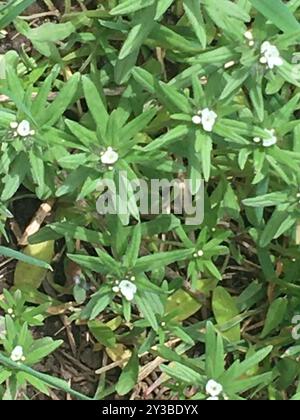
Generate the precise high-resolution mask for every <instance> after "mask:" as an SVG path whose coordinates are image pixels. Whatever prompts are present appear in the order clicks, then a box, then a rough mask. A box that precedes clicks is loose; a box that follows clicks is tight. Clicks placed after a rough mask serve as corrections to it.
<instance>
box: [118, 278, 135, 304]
mask: <svg viewBox="0 0 300 420" xmlns="http://www.w3.org/2000/svg"><path fill="white" fill-rule="evenodd" d="M119 290H120V292H121V294H122V295H123V296H124V297H125V299H126V300H128V301H129V302H131V301H132V300H133V299H134V295H135V294H136V292H137V287H136V285H135V284H134V283H132V282H131V281H129V280H122V281H121V283H120V284H119Z"/></svg>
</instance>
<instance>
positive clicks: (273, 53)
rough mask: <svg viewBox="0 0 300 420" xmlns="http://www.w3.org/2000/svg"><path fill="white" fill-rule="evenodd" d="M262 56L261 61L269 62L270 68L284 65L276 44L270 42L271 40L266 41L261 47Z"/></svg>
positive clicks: (263, 62)
mask: <svg viewBox="0 0 300 420" xmlns="http://www.w3.org/2000/svg"><path fill="white" fill-rule="evenodd" d="M260 51H261V54H262V57H261V59H260V62H261V63H262V64H267V66H268V67H269V69H273V68H274V67H275V66H282V65H283V59H282V58H281V57H280V52H279V50H278V48H277V47H275V45H272V44H270V42H269V41H265V42H264V43H263V44H262V46H261V48H260Z"/></svg>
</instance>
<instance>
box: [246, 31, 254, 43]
mask: <svg viewBox="0 0 300 420" xmlns="http://www.w3.org/2000/svg"><path fill="white" fill-rule="evenodd" d="M244 37H245V38H246V39H247V41H248V44H249V47H253V46H254V45H255V42H254V38H253V33H252V32H251V31H246V32H245V33H244Z"/></svg>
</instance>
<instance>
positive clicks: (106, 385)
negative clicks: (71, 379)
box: [0, 0, 300, 400]
mask: <svg viewBox="0 0 300 420" xmlns="http://www.w3.org/2000/svg"><path fill="white" fill-rule="evenodd" d="M33 3H37V2H33V1H26V0H16V1H6V2H0V30H1V34H0V37H1V38H0V43H1V44H0V46H3V50H1V52H2V54H1V55H0V174H1V182H0V230H1V245H2V246H1V247H0V254H1V255H3V256H5V258H14V259H17V260H20V261H19V262H18V264H17V267H16V270H15V277H14V285H13V287H12V290H11V291H10V292H8V291H7V290H4V295H3V296H2V297H0V307H1V317H0V350H1V351H0V364H1V367H0V384H1V385H0V396H1V397H2V398H4V399H15V398H25V395H27V396H28V395H29V394H27V389H30V386H33V387H35V388H37V389H38V390H39V391H40V392H42V393H45V394H48V395H49V389H48V387H55V388H57V389H59V390H61V391H64V392H69V393H71V394H72V395H74V397H75V398H76V397H78V398H84V396H83V395H78V394H77V393H76V392H75V393H74V391H73V390H72V389H70V388H69V387H68V385H67V383H66V382H64V381H62V380H61V379H56V378H54V377H51V375H49V376H45V375H43V374H41V373H39V372H38V369H37V368H36V365H37V363H40V362H41V361H42V360H43V359H44V358H45V357H46V356H48V355H49V354H50V353H52V352H53V351H55V350H56V349H57V348H58V347H59V346H60V345H62V344H63V343H62V341H60V340H56V337H43V338H37V337H38V334H39V333H38V332H39V331H42V330H43V325H44V323H45V319H46V318H49V319H48V320H49V321H50V322H51V319H52V317H53V319H54V317H55V315H57V314H58V313H60V312H59V311H58V312H55V311H56V310H57V308H58V307H59V308H61V307H62V306H64V308H65V310H64V314H65V315H66V316H67V319H68V322H69V323H70V324H73V325H74V328H76V326H79V325H80V326H81V327H80V328H83V329H84V330H85V331H87V330H88V331H89V333H90V335H91V337H92V339H91V342H90V345H91V347H92V348H93V349H94V350H95V351H97V352H103V353H105V352H106V353H107V355H108V357H110V359H111V360H112V361H113V362H115V361H116V360H117V361H118V360H119V361H120V363H119V367H120V368H121V369H119V368H117V369H115V371H114V373H115V376H114V378H115V380H114V382H113V383H111V381H108V380H107V377H106V374H105V373H103V372H102V371H101V369H100V371H99V372H98V373H99V374H100V381H99V385H98V387H97V390H96V391H95V394H94V395H89V397H94V398H96V399H101V398H105V397H107V396H108V395H114V394H118V395H119V396H125V397H128V396H130V394H131V392H132V391H133V389H135V387H136V385H137V384H138V382H139V381H140V380H142V379H141V378H140V377H139V372H140V373H141V371H142V367H144V366H145V365H146V364H148V363H150V362H151V361H152V360H154V359H155V358H156V357H157V356H160V357H162V358H163V360H164V362H161V363H160V364H159V365H157V366H155V367H154V368H153V370H154V369H155V370H156V373H157V374H158V375H161V376H160V378H161V383H162V384H163V386H164V387H166V388H165V389H166V391H165V394H164V398H170V397H171V396H173V395H175V396H177V397H178V398H180V399H207V398H208V397H212V398H213V399H214V398H220V399H233V400H238V399H250V400H251V399H267V400H289V399H300V388H299V375H300V368H299V363H298V360H299V356H300V341H299V340H300V335H299V334H298V330H299V328H298V327H299V325H298V326H297V324H299V323H300V317H299V318H297V317H296V315H297V314H300V277H299V273H300V257H299V244H300V233H299V232H300V175H299V168H300V124H299V120H298V116H299V110H300V89H299V87H300V53H299V52H298V46H299V40H300V24H299V23H298V20H299V16H300V1H299V0H290V1H284V2H283V1H281V0H103V1H87V2H77V1H68V0H65V1H61V2H60V6H61V9H60V10H59V11H56V10H53V4H52V2H49V1H45V2H44V3H45V4H46V5H47V6H48V7H49V8H50V13H48V15H47V16H48V17H49V21H47V22H45V21H44V20H43V18H42V17H37V15H36V16H35V15H34V14H32V16H30V15H31V13H30V11H29V13H26V16H25V18H24V12H26V10H27V11H28V9H27V8H28V7H29V6H31V7H32V4H33ZM41 3H43V2H41ZM54 3H55V2H54ZM84 3H86V5H84ZM29 10H30V9H29ZM51 12H52V14H51ZM42 15H43V14H42ZM10 37H15V38H16V40H18V38H20V39H21V42H20V43H19V46H18V48H13V47H12V46H9V47H6V42H7V39H10ZM298 63H299V64H298ZM108 152H109V153H108ZM124 173H126V174H127V177H128V179H129V180H135V179H143V180H145V181H146V182H147V183H149V182H150V180H151V179H167V180H172V179H177V178H180V179H189V180H191V185H192V192H193V193H196V187H195V185H196V184H197V181H198V180H199V179H204V180H205V193H204V196H205V203H204V206H205V211H204V221H203V223H202V224H200V225H199V224H196V225H188V224H185V215H184V214H161V215H151V214H146V215H145V214H141V213H140V209H139V203H138V201H137V197H136V194H135V192H134V191H133V190H132V189H130V188H128V197H129V199H130V205H129V214H125V215H124V214H122V215H121V214H119V215H118V214H115V215H113V214H110V215H105V216H102V215H100V214H98V213H97V210H96V202H97V200H98V198H99V196H100V195H101V194H102V193H103V190H101V184H99V182H100V181H101V179H103V178H109V179H110V180H114V181H116V183H118V182H119V183H120V184H121V183H122V176H123V175H124ZM120 174H121V178H119V176H120ZM122 174H123V175H122ZM99 185H100V187H99ZM24 191H25V193H24ZM24 194H25V195H28V196H31V197H32V196H34V197H35V198H36V199H38V200H39V201H40V202H47V203H48V204H49V203H50V204H49V206H50V207H51V209H52V211H51V215H50V217H48V219H46V221H44V220H43V221H44V223H43V224H42V226H41V227H40V229H38V230H37V231H36V232H35V233H34V234H32V235H31V236H30V237H29V244H30V245H29V246H27V247H26V249H25V251H24V253H22V249H21V247H19V248H18V247H17V246H16V245H17V240H16V237H15V236H14V233H15V232H14V233H13V232H12V230H11V229H10V224H9V221H10V219H11V218H13V217H14V216H15V215H14V203H15V202H16V201H20V200H22V199H23V198H22V195H24ZM49 212H50V211H49ZM25 242H26V241H25ZM23 245H24V243H23ZM54 257H55V258H54ZM58 261H60V263H61V266H62V265H64V267H65V270H64V272H65V273H67V275H66V279H65V280H66V283H64V282H62V281H61V277H62V275H61V273H60V275H58V270H57V269H56V266H55V264H56V263H57V262H58ZM28 264H29V265H30V266H29V269H28ZM0 267H1V266H0ZM51 267H52V268H51ZM68 267H71V268H73V269H71V270H69V271H68ZM52 270H54V271H52ZM62 271H63V270H62ZM70 272H71V274H70ZM68 273H69V274H68ZM4 275H5V273H4ZM0 284H1V279H0ZM45 284H46V285H47V286H46V287H45ZM49 285H50V286H49ZM49 287H51V290H52V291H53V293H52V294H51V295H50V294H49V293H48V291H49ZM65 302H71V303H70V304H69V306H67V305H66V304H65ZM42 336H43V335H42ZM145 355H146V356H145ZM99 358H100V355H99ZM125 362H126V363H127V364H126V363H125ZM49 373H50V374H51V372H49ZM211 380H213V381H215V383H214V384H215V385H218V386H219V388H217V390H216V391H213V390H212V387H213V385H214V384H213V383H212V382H211ZM26 384H27V388H26ZM28 387H29V388H28Z"/></svg>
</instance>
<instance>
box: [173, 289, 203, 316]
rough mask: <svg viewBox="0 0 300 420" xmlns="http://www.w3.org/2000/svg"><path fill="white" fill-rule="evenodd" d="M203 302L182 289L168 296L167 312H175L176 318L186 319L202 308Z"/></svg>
mask: <svg viewBox="0 0 300 420" xmlns="http://www.w3.org/2000/svg"><path fill="white" fill-rule="evenodd" d="M201 306H202V305H201V303H199V302H198V301H197V300H196V299H195V298H193V297H192V296H191V295H190V294H189V293H187V292H186V291H184V290H182V289H180V290H177V291H176V292H175V293H173V294H172V295H171V296H169V297H168V300H167V305H166V314H167V315H168V314H170V313H172V312H174V314H175V316H174V318H173V319H174V320H176V321H179V322H180V321H184V320H185V319H188V318H189V317H190V316H192V315H194V314H195V313H196V312H198V311H199V309H201Z"/></svg>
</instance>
